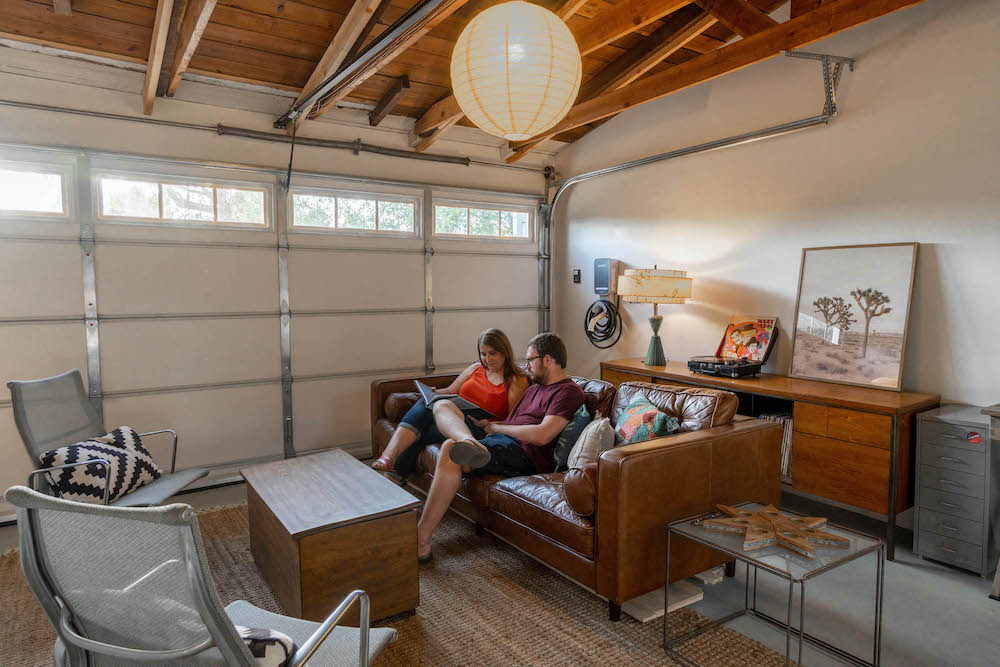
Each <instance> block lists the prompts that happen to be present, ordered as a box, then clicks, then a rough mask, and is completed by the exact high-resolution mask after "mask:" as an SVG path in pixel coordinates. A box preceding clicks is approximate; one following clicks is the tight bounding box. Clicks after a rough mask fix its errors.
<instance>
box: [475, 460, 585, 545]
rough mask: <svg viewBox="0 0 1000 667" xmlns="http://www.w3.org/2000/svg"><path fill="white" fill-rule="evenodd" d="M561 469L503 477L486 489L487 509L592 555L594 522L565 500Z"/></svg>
mask: <svg viewBox="0 0 1000 667" xmlns="http://www.w3.org/2000/svg"><path fill="white" fill-rule="evenodd" d="M563 475H564V473H548V474H545V475H528V476H525V477H506V478H503V479H501V480H500V481H498V482H496V483H495V484H493V485H492V487H491V488H490V491H489V496H490V497H489V503H490V511H492V512H496V513H498V514H502V515H504V516H505V517H507V518H508V519H510V520H512V521H516V522H517V523H519V524H521V525H522V526H525V527H527V528H529V529H531V530H533V531H535V532H536V533H540V534H542V535H545V536H546V537H548V538H549V539H551V540H554V541H556V542H558V543H559V544H562V545H563V546H565V547H566V548H568V549H571V550H573V551H575V552H576V553H578V554H580V555H581V556H584V557H586V558H593V557H594V534H595V531H594V522H593V521H592V520H591V519H589V518H586V517H581V516H579V515H578V514H577V513H576V512H574V511H573V510H572V508H570V506H569V503H567V502H566V494H565V493H564V492H563Z"/></svg>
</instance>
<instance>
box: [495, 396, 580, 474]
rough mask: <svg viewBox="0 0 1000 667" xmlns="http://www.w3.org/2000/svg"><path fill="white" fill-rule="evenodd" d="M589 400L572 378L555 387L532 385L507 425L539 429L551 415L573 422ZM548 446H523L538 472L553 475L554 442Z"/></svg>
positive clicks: (547, 444) (524, 444)
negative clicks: (538, 426) (551, 473)
mask: <svg viewBox="0 0 1000 667" xmlns="http://www.w3.org/2000/svg"><path fill="white" fill-rule="evenodd" d="M585 400H586V396H584V393H583V390H582V389H580V387H578V386H577V384H576V383H575V382H573V381H572V380H571V379H569V378H566V379H565V380H560V381H559V382H554V383H552V384H545V385H542V384H533V385H531V386H530V387H528V388H527V389H526V390H525V392H524V396H522V397H521V400H520V402H518V404H517V405H516V406H515V407H514V410H513V411H512V412H511V413H510V415H509V416H508V417H507V419H505V420H504V424H507V425H509V426H537V425H538V424H541V423H542V420H543V419H545V417H547V416H548V415H555V416H557V417H563V418H565V419H573V415H574V414H575V413H576V411H577V410H579V409H580V406H581V405H583V403H584V401H585ZM558 438H559V436H558V435H557V436H556V437H555V438H553V440H552V442H549V443H546V444H545V445H542V446H538V445H530V444H528V443H526V442H522V443H521V447H522V448H524V451H525V453H526V454H527V455H528V457H529V458H530V459H531V460H532V461H533V462H534V464H535V470H537V471H538V472H551V471H552V468H553V467H554V465H555V462H554V460H553V458H552V457H553V452H554V451H555V441H556V440H557V439H558Z"/></svg>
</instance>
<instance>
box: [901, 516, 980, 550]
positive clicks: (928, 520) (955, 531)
mask: <svg viewBox="0 0 1000 667" xmlns="http://www.w3.org/2000/svg"><path fill="white" fill-rule="evenodd" d="M917 514H918V515H919V516H920V518H919V525H920V535H919V538H918V539H919V542H920V543H923V541H924V538H925V537H927V539H928V540H933V539H934V538H933V537H928V536H927V533H934V534H935V535H941V536H943V537H951V538H954V539H956V540H962V541H963V542H970V543H972V544H982V543H983V524H981V523H979V522H977V521H970V520H969V519H960V518H958V517H957V516H948V515H947V514H941V513H940V512H935V511H933V510H929V509H924V508H920V509H919V510H917ZM932 543H933V542H932Z"/></svg>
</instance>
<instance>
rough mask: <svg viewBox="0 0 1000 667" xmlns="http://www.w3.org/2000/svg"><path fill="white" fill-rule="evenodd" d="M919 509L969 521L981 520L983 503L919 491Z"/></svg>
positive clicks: (967, 498) (950, 495)
mask: <svg viewBox="0 0 1000 667" xmlns="http://www.w3.org/2000/svg"><path fill="white" fill-rule="evenodd" d="M920 507H921V508H925V507H926V508H927V509H932V510H934V511H936V512H942V513H944V514H948V515H950V516H957V517H961V518H963V519H969V520H971V521H982V520H983V501H982V500H978V499H976V498H970V497H968V496H960V495H958V494H957V493H948V492H947V491H938V490H937V489H923V488H922V489H920Z"/></svg>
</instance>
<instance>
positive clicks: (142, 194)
mask: <svg viewBox="0 0 1000 667" xmlns="http://www.w3.org/2000/svg"><path fill="white" fill-rule="evenodd" d="M98 183H99V185H100V197H99V202H100V217H101V218H103V219H116V218H117V219H129V220H147V221H154V222H163V223H178V222H179V223H187V224H192V223H193V224H195V225H199V224H203V225H211V226H215V225H227V226H228V225H232V226H240V227H242V226H249V227H267V226H268V224H269V220H268V214H267V213H268V211H267V209H268V207H267V199H268V197H267V195H268V192H267V190H266V189H264V188H261V187H249V186H242V185H230V184H217V183H185V182H169V181H158V180H142V179H133V178H124V177H119V176H100V177H99V179H98Z"/></svg>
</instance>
